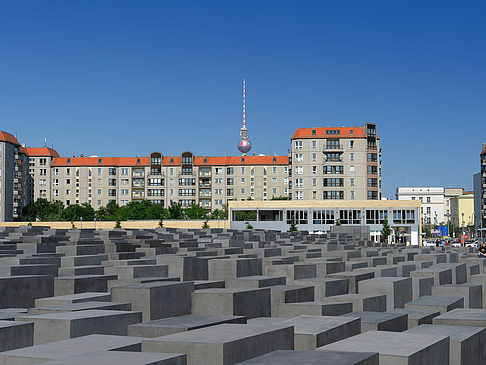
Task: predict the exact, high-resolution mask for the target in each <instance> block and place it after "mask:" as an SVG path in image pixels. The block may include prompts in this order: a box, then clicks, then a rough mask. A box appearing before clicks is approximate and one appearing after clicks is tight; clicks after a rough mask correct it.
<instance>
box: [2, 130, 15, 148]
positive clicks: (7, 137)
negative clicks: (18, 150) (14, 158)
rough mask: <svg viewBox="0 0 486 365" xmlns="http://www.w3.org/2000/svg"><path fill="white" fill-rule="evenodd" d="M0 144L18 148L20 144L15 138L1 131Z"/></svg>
mask: <svg viewBox="0 0 486 365" xmlns="http://www.w3.org/2000/svg"><path fill="white" fill-rule="evenodd" d="M0 142H9V143H12V144H14V145H16V146H20V143H19V141H17V138H15V137H14V136H13V135H11V134H10V133H7V132H2V131H0Z"/></svg>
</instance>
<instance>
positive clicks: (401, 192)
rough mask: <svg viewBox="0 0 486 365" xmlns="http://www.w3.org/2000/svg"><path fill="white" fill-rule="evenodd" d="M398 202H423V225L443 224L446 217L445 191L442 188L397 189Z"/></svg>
mask: <svg viewBox="0 0 486 365" xmlns="http://www.w3.org/2000/svg"><path fill="white" fill-rule="evenodd" d="M396 197H397V200H420V201H421V202H422V214H421V215H422V223H423V224H443V223H445V222H446V217H445V210H446V207H445V202H446V200H445V190H444V188H440V187H406V188H405V187H401V188H397V193H396Z"/></svg>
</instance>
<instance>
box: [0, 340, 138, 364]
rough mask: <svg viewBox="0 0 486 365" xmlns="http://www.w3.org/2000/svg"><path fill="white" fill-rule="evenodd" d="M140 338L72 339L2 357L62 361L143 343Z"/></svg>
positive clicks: (6, 353)
mask: <svg viewBox="0 0 486 365" xmlns="http://www.w3.org/2000/svg"><path fill="white" fill-rule="evenodd" d="M142 340H143V339H142V338H140V337H129V336H114V335H89V336H83V337H76V338H71V339H69V340H62V341H56V342H49V343H45V344H42V345H36V346H29V347H24V348H21V349H17V350H10V351H5V352H2V353H1V355H2V356H12V357H28V358H36V359H47V360H53V359H62V358H64V357H69V356H76V355H81V354H85V353H88V352H94V351H109V350H116V349H121V348H124V347H128V346H133V345H138V344H141V343H142Z"/></svg>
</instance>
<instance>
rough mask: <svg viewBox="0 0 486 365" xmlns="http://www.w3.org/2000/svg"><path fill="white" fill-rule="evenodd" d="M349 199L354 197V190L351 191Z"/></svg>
mask: <svg viewBox="0 0 486 365" xmlns="http://www.w3.org/2000/svg"><path fill="white" fill-rule="evenodd" d="M349 199H354V191H350V192H349Z"/></svg>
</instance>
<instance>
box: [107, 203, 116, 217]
mask: <svg viewBox="0 0 486 365" xmlns="http://www.w3.org/2000/svg"><path fill="white" fill-rule="evenodd" d="M118 208H119V207H118V204H116V201H114V200H110V201H109V202H108V204H106V211H107V214H108V215H115V213H116V211H117V210H118Z"/></svg>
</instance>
